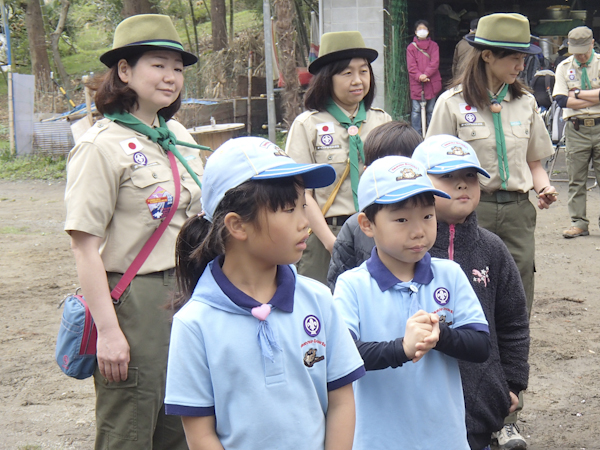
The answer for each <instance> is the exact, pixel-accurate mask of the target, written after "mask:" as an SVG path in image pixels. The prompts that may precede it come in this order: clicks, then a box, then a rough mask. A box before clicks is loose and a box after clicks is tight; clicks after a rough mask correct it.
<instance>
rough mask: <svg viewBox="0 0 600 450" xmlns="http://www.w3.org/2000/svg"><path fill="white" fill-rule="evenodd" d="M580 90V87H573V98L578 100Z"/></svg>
mask: <svg viewBox="0 0 600 450" xmlns="http://www.w3.org/2000/svg"><path fill="white" fill-rule="evenodd" d="M580 92H581V89H574V90H573V94H575V98H576V99H577V100H579V93H580Z"/></svg>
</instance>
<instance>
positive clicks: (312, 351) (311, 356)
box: [302, 348, 325, 367]
mask: <svg viewBox="0 0 600 450" xmlns="http://www.w3.org/2000/svg"><path fill="white" fill-rule="evenodd" d="M302 359H303V361H304V365H305V366H306V367H312V366H314V365H315V364H316V363H318V362H319V361H323V360H324V359H325V357H324V356H317V349H316V348H309V349H308V351H307V352H306V353H305V354H304V358H302Z"/></svg>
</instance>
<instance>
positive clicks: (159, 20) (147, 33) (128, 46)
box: [100, 14, 198, 67]
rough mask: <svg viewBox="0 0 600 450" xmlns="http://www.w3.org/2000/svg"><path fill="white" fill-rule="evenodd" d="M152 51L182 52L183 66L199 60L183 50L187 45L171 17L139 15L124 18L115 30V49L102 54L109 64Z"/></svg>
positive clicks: (101, 59)
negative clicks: (180, 37)
mask: <svg viewBox="0 0 600 450" xmlns="http://www.w3.org/2000/svg"><path fill="white" fill-rule="evenodd" d="M150 50H172V51H174V52H179V53H181V57H182V59H183V65H184V66H189V65H191V64H195V63H196V62H198V57H197V56H196V55H194V54H192V53H189V52H186V51H185V50H184V49H183V44H182V43H181V39H179V35H178V34H177V30H176V29H175V26H174V25H173V22H172V21H171V18H170V17H169V16H165V15H162V14H138V15H136V16H131V17H128V18H127V19H125V20H124V21H122V22H121V23H120V24H119V25H117V28H116V30H115V36H114V39H113V48H112V50H109V51H107V52H106V53H104V54H103V55H102V56H100V61H101V62H102V63H103V64H105V65H106V66H108V67H112V66H114V65H115V64H116V63H117V62H119V60H120V59H123V58H127V57H128V56H131V55H135V54H138V53H140V52H146V51H150Z"/></svg>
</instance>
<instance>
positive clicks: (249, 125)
mask: <svg viewBox="0 0 600 450" xmlns="http://www.w3.org/2000/svg"><path fill="white" fill-rule="evenodd" d="M252 55H253V53H252V51H250V52H248V101H247V102H246V108H247V109H246V111H247V112H246V131H247V132H248V136H252V105H251V104H250V103H251V99H252Z"/></svg>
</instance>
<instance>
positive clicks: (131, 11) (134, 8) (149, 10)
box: [121, 0, 156, 19]
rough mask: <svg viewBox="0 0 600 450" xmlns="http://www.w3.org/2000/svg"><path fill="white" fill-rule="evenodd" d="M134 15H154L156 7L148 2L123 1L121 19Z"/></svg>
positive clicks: (139, 0) (145, 0) (137, 0)
mask: <svg viewBox="0 0 600 450" xmlns="http://www.w3.org/2000/svg"><path fill="white" fill-rule="evenodd" d="M136 14H156V6H155V5H154V3H152V2H151V1H150V0H123V9H122V10H121V15H122V16H123V19H125V18H127V17H130V16H135V15H136Z"/></svg>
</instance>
